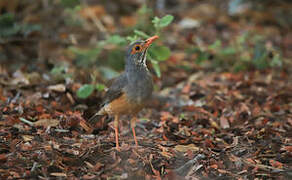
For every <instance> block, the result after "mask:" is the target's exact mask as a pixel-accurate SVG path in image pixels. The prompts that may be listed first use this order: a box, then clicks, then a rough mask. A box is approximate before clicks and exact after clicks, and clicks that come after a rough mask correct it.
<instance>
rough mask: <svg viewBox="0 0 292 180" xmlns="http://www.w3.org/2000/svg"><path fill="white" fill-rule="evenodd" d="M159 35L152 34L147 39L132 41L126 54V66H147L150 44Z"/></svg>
mask: <svg viewBox="0 0 292 180" xmlns="http://www.w3.org/2000/svg"><path fill="white" fill-rule="evenodd" d="M158 38H159V37H158V36H157V35H156V36H152V37H150V38H148V39H146V40H145V41H142V40H138V41H136V42H134V43H132V44H131V45H130V46H129V48H128V51H127V54H126V67H127V66H131V65H136V66H140V65H141V66H146V53H147V49H148V48H149V47H150V45H151V44H152V43H153V42H154V41H155V40H156V39H158Z"/></svg>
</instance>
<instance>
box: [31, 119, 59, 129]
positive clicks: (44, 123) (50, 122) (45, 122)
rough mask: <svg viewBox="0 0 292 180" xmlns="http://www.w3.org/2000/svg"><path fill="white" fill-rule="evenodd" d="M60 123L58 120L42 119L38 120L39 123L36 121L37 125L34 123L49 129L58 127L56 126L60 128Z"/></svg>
mask: <svg viewBox="0 0 292 180" xmlns="http://www.w3.org/2000/svg"><path fill="white" fill-rule="evenodd" d="M59 123H60V121H59V120H57V119H40V120H38V121H36V122H35V123H34V125H35V126H37V127H38V126H43V127H45V128H47V127H49V126H50V127H56V126H58V125H59Z"/></svg>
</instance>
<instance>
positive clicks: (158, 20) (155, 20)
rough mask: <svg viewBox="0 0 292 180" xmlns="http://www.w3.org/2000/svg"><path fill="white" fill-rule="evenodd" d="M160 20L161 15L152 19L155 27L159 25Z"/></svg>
mask: <svg viewBox="0 0 292 180" xmlns="http://www.w3.org/2000/svg"><path fill="white" fill-rule="evenodd" d="M159 22H160V18H159V17H154V18H153V20H152V23H153V24H154V26H155V27H159Z"/></svg>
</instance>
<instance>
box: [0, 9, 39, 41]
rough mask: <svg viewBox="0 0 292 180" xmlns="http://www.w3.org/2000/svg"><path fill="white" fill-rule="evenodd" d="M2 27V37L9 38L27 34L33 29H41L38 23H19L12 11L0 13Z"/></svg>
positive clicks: (0, 31)
mask: <svg viewBox="0 0 292 180" xmlns="http://www.w3.org/2000/svg"><path fill="white" fill-rule="evenodd" d="M0 27H1V28H0V38H9V37H12V36H15V35H18V34H20V35H23V36H27V35H28V34H30V33H31V32H33V31H40V30H41V26H40V25H38V24H25V23H22V24H21V23H17V22H16V20H15V16H14V14H12V13H5V14H2V15H0ZM0 40H1V39H0Z"/></svg>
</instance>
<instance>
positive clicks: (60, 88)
mask: <svg viewBox="0 0 292 180" xmlns="http://www.w3.org/2000/svg"><path fill="white" fill-rule="evenodd" d="M48 89H49V90H51V91H56V92H65V91H66V86H65V85H64V84H56V85H52V86H49V87H48Z"/></svg>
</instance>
